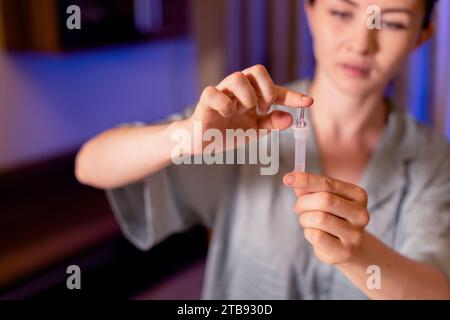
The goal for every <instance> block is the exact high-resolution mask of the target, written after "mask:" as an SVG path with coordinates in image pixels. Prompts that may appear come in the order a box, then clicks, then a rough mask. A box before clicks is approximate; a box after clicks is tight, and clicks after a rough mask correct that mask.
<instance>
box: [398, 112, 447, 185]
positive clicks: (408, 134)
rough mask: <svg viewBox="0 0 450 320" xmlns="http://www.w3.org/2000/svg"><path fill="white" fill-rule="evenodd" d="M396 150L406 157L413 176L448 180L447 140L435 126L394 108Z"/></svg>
mask: <svg viewBox="0 0 450 320" xmlns="http://www.w3.org/2000/svg"><path fill="white" fill-rule="evenodd" d="M393 112H395V117H396V118H397V119H396V120H395V122H396V124H397V126H398V128H397V129H398V131H399V132H401V134H400V135H399V136H398V138H400V139H399V143H398V147H399V148H398V152H399V153H400V154H404V155H405V156H408V157H409V159H408V160H409V163H410V166H411V174H412V178H416V179H419V180H422V181H428V182H429V181H430V179H445V180H448V181H447V182H448V183H450V143H449V141H448V139H447V138H446V137H445V136H444V135H443V134H441V133H439V132H438V131H436V129H435V128H433V127H431V126H429V125H425V124H422V123H420V122H418V121H417V120H415V119H414V118H413V117H412V116H411V115H410V114H409V113H408V112H407V111H405V110H404V109H401V108H399V107H397V108H395V110H394V111H393Z"/></svg>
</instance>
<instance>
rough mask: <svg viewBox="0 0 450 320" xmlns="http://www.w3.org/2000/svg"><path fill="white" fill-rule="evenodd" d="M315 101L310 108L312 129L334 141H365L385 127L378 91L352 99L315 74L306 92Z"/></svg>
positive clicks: (353, 96)
mask: <svg viewBox="0 0 450 320" xmlns="http://www.w3.org/2000/svg"><path fill="white" fill-rule="evenodd" d="M308 94H309V95H310V96H312V97H313V98H314V100H315V103H314V106H313V107H312V108H311V115H312V119H313V122H314V126H315V128H316V130H317V131H319V132H320V133H321V134H325V135H332V136H333V137H334V138H335V139H339V140H348V139H355V138H359V139H366V138H369V139H370V137H373V136H374V135H375V136H379V134H380V132H381V131H382V130H383V128H384V126H385V124H386V118H387V105H386V103H385V102H384V99H383V94H384V92H383V91H382V90H381V89H380V90H378V91H373V92H370V93H368V94H364V95H358V96H355V95H354V94H349V93H345V92H342V91H340V90H339V89H338V88H336V86H335V85H333V84H332V83H331V81H330V80H329V79H328V78H327V77H325V76H321V75H320V74H316V77H315V78H314V80H313V82H312V83H311V86H310V90H309V93H308Z"/></svg>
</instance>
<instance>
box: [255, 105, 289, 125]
mask: <svg viewBox="0 0 450 320" xmlns="http://www.w3.org/2000/svg"><path fill="white" fill-rule="evenodd" d="M292 122H293V119H292V116H291V114H290V113H288V112H284V111H280V110H275V111H273V112H271V113H269V114H265V115H262V116H260V117H259V118H258V129H267V130H284V129H287V128H289V127H290V126H291V125H292Z"/></svg>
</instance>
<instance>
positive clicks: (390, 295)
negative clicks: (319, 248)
mask: <svg viewBox="0 0 450 320" xmlns="http://www.w3.org/2000/svg"><path fill="white" fill-rule="evenodd" d="M371 265H375V266H378V267H379V268H380V277H381V286H380V288H379V289H377V288H373V289H370V288H369V286H368V284H367V280H368V278H369V276H370V273H367V269H368V267H369V266H371ZM336 267H337V269H338V270H340V271H341V272H342V273H343V274H344V275H345V276H346V277H347V278H348V279H349V280H350V281H351V282H352V283H353V284H354V285H355V286H357V287H358V288H359V289H360V290H361V291H363V292H364V293H365V294H366V295H367V296H368V297H369V298H371V299H450V285H449V282H448V279H447V277H446V276H445V275H444V273H443V272H441V271H440V270H439V269H437V268H435V267H434V266H431V265H428V264H425V263H420V262H417V261H414V260H411V259H409V258H407V257H405V256H402V255H400V254H399V253H397V252H395V251H394V250H393V249H391V248H389V247H388V246H386V245H385V244H384V243H382V242H381V241H380V240H378V239H377V238H376V237H374V236H373V235H371V234H370V233H368V232H365V233H364V235H363V240H362V242H361V245H360V247H359V248H358V250H356V252H355V254H354V255H353V257H352V258H351V259H350V260H349V261H348V262H344V263H340V264H337V265H336Z"/></svg>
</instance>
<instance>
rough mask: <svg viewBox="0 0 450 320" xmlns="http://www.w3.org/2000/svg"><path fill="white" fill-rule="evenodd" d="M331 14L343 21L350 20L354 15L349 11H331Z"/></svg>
mask: <svg viewBox="0 0 450 320" xmlns="http://www.w3.org/2000/svg"><path fill="white" fill-rule="evenodd" d="M330 14H331V15H332V16H334V17H337V18H339V19H342V20H348V19H350V18H351V17H352V14H351V13H350V12H347V11H339V10H331V11H330Z"/></svg>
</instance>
